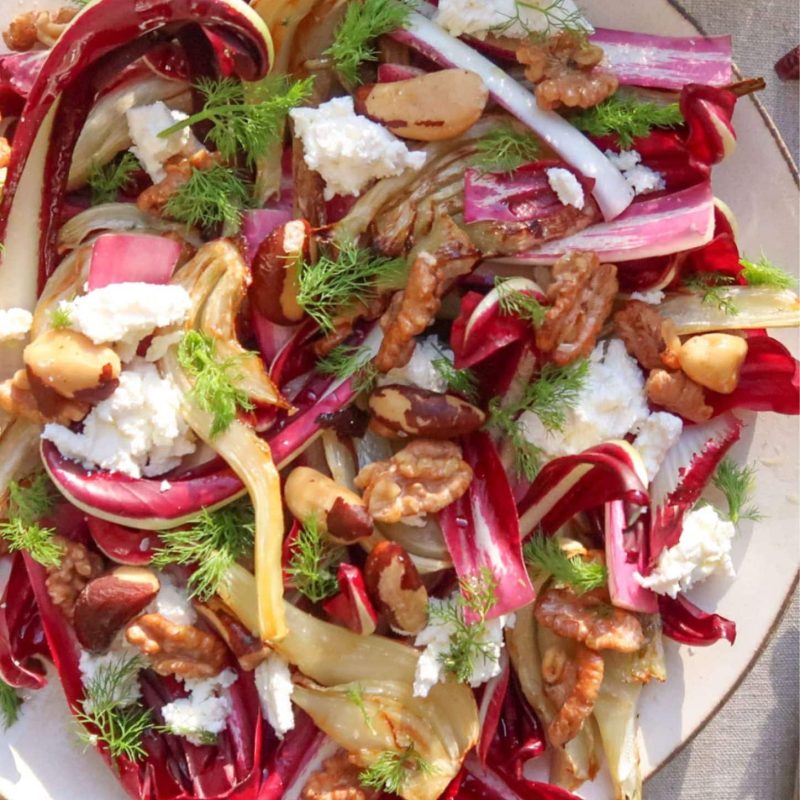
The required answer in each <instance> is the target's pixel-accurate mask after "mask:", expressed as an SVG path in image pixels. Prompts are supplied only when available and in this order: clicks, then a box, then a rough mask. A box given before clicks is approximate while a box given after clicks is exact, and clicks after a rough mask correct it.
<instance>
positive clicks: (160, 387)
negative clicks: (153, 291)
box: [42, 360, 195, 478]
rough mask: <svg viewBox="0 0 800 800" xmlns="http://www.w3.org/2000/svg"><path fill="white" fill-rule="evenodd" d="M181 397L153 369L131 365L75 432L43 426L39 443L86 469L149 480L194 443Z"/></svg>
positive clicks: (174, 463)
mask: <svg viewBox="0 0 800 800" xmlns="http://www.w3.org/2000/svg"><path fill="white" fill-rule="evenodd" d="M181 403H182V395H181V392H180V390H179V389H178V387H177V386H176V385H175V384H174V383H173V382H172V380H170V379H169V378H162V377H161V375H160V374H159V372H158V369H157V368H156V366H155V365H154V364H150V363H148V362H146V361H141V360H136V361H133V362H131V364H130V365H129V366H128V367H127V368H126V369H124V370H123V371H122V373H121V374H120V376H119V386H118V387H117V388H116V390H115V391H114V393H113V394H112V395H111V396H110V397H108V398H106V399H105V400H103V401H101V402H100V403H98V404H97V405H96V406H95V407H94V408H93V409H92V410H91V411H90V412H89V414H88V416H87V417H86V418H85V419H84V421H83V429H82V430H81V431H80V432H77V431H73V430H71V429H70V428H67V427H65V426H64V425H57V424H55V423H48V424H47V425H45V427H44V432H43V433H42V438H43V439H46V440H48V441H51V442H53V444H54V445H55V446H56V447H57V448H58V449H59V450H60V451H61V454H62V455H64V456H65V457H66V458H69V459H71V460H73V461H79V462H80V463H81V464H82V465H83V466H84V467H85V468H86V469H89V470H91V469H96V468H99V469H104V470H108V471H110V472H121V473H123V474H125V475H130V476H131V477H132V478H140V477H141V476H142V475H146V476H148V477H153V476H156V475H161V474H163V473H165V472H169V470H171V469H174V468H175V467H176V466H178V464H179V463H180V460H181V457H183V456H185V455H188V454H189V453H192V452H194V449H195V443H194V440H193V438H192V434H191V431H190V430H189V426H188V425H187V424H186V422H185V421H184V419H183V417H182V415H181Z"/></svg>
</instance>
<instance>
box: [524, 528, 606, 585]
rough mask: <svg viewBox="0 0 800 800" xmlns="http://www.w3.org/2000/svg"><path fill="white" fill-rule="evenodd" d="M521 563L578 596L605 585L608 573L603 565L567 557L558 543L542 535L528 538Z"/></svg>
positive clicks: (575, 557)
mask: <svg viewBox="0 0 800 800" xmlns="http://www.w3.org/2000/svg"><path fill="white" fill-rule="evenodd" d="M523 553H524V556H525V562H526V563H527V564H528V565H529V566H531V567H533V568H535V569H538V570H541V571H542V572H546V573H547V574H549V575H552V576H553V578H555V579H556V580H557V581H558V582H559V583H564V584H567V585H568V586H570V587H572V589H574V590H575V591H576V592H577V593H578V594H585V593H586V592H590V591H592V589H599V588H600V587H602V586H605V585H606V583H607V582H608V572H607V570H606V568H605V565H603V564H597V563H595V562H593V561H587V560H586V559H584V558H581V557H580V556H578V555H576V556H568V555H567V554H566V553H565V552H564V551H563V550H562V549H561V545H560V544H559V543H558V540H557V539H553V538H551V537H549V536H545V535H544V534H537V535H536V536H534V537H533V538H532V539H530V540H529V541H528V542H527V543H526V545H525V547H524V549H523Z"/></svg>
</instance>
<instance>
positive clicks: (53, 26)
mask: <svg viewBox="0 0 800 800" xmlns="http://www.w3.org/2000/svg"><path fill="white" fill-rule="evenodd" d="M79 10H80V9H79V8H78V7H77V6H71V5H70V6H62V7H61V8H59V9H58V10H56V11H24V12H22V13H21V14H17V16H16V17H14V19H13V20H11V24H10V25H9V26H8V30H7V31H3V41H4V42H5V43H6V47H8V49H9V50H17V51H23V50H30V49H31V48H32V47H34V46H35V45H36V44H37V43H41V44H43V45H46V46H47V47H52V46H53V45H54V44H55V42H56V40H57V39H58V37H59V36H61V34H62V33H63V32H64V28H66V27H67V24H68V23H69V22H70V21H71V20H72V18H73V17H74V16H75V15H76V14H77V13H78V11H79Z"/></svg>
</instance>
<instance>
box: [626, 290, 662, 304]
mask: <svg viewBox="0 0 800 800" xmlns="http://www.w3.org/2000/svg"><path fill="white" fill-rule="evenodd" d="M631 300H641V301H642V302H643V303H647V304H648V305H651V306H657V305H660V303H661V302H662V301H663V300H664V292H662V291H661V289H651V290H650V291H649V292H634V293H633V294H632V295H631Z"/></svg>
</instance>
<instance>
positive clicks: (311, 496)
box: [283, 467, 372, 544]
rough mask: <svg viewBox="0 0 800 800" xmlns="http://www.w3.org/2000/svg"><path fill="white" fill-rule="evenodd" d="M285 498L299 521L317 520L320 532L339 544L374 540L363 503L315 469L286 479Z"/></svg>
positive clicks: (297, 471)
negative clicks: (370, 538)
mask: <svg viewBox="0 0 800 800" xmlns="http://www.w3.org/2000/svg"><path fill="white" fill-rule="evenodd" d="M283 497H284V500H285V501H286V505H287V506H288V507H289V511H291V512H292V515H293V516H294V517H295V518H296V519H298V520H299V521H300V522H305V521H306V520H307V519H308V518H309V517H312V516H313V517H315V518H316V520H317V523H318V524H319V526H320V529H321V530H322V531H323V532H324V533H327V534H328V536H330V537H331V539H334V540H335V541H337V542H341V543H342V544H352V543H353V542H357V541H358V540H359V539H366V538H368V537H370V536H372V518H371V517H370V515H369V512H368V511H367V508H366V505H365V504H364V501H363V500H362V499H361V498H360V497H359V496H358V495H357V494H356V493H355V492H351V491H350V489H347V488H346V487H344V486H342V485H341V484H338V483H336V481H335V480H333V479H332V478H329V477H328V476H327V475H323V474H322V473H321V472H317V470H315V469H311V468H310V467H295V469H293V470H292V471H291V472H290V473H289V476H288V477H287V478H286V483H285V484H284V487H283Z"/></svg>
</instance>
